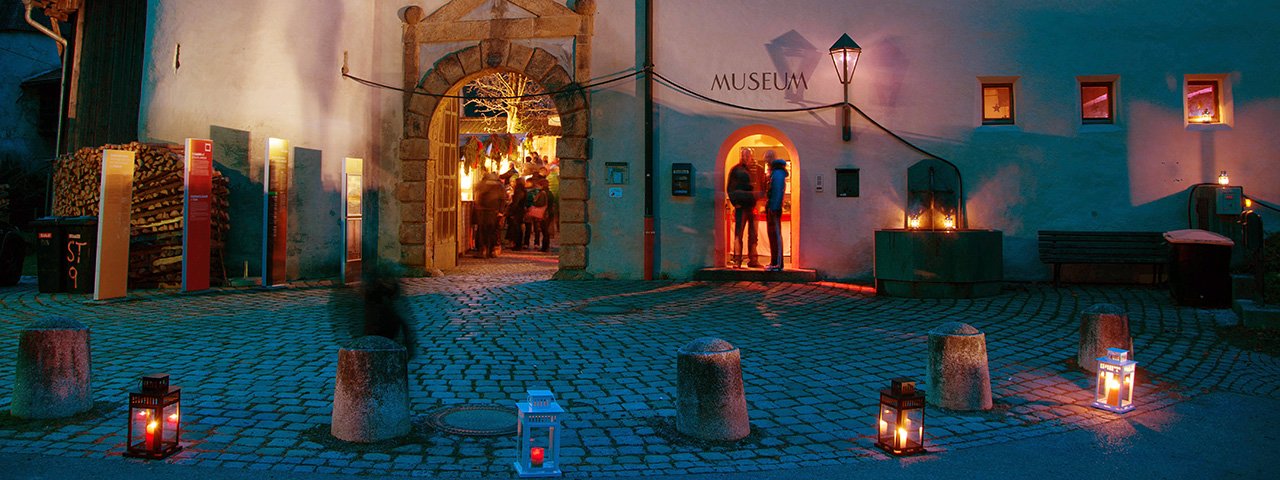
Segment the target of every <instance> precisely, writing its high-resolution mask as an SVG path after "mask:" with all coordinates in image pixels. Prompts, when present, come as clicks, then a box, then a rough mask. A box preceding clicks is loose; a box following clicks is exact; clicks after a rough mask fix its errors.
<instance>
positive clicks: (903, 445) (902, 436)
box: [898, 427, 907, 450]
mask: <svg viewBox="0 0 1280 480" xmlns="http://www.w3.org/2000/svg"><path fill="white" fill-rule="evenodd" d="M898 448H899V449H901V450H906V449H907V429H906V428H903V427H898Z"/></svg>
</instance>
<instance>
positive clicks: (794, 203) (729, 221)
mask: <svg viewBox="0 0 1280 480" xmlns="http://www.w3.org/2000/svg"><path fill="white" fill-rule="evenodd" d="M770 150H772V151H773V152H774V154H775V155H776V156H777V158H778V159H781V160H785V161H786V162H787V189H786V194H785V196H784V197H783V202H782V255H783V266H784V267H786V268H789V269H793V268H800V266H801V265H802V263H801V262H800V258H801V257H800V249H799V248H798V246H799V245H800V180H799V179H800V175H799V172H800V156H799V154H798V153H797V152H796V148H795V145H794V144H793V143H792V142H791V139H790V138H788V137H787V136H786V135H784V134H783V133H782V131H780V130H778V129H777V128H774V127H771V126H768V125H751V126H747V127H743V128H741V129H739V130H738V131H736V132H734V133H733V134H732V135H730V136H729V138H727V139H725V141H724V142H723V143H721V145H720V153H719V157H718V158H719V159H720V162H719V169H718V170H719V175H717V178H719V180H720V184H719V185H718V186H717V188H716V192H717V193H716V198H717V202H716V205H717V208H716V215H717V217H718V221H717V225H719V228H717V229H716V239H717V241H716V245H717V247H716V259H717V260H716V262H717V263H716V266H733V265H734V260H735V259H734V243H735V240H736V239H735V238H734V212H733V205H732V204H731V203H730V202H729V196H728V194H727V193H726V191H725V186H726V185H727V184H728V179H729V172H730V170H732V169H733V167H734V166H735V165H737V164H738V161H739V160H740V158H741V156H742V152H744V151H748V152H751V156H752V159H753V160H754V161H755V162H756V163H757V164H758V165H759V166H760V168H758V169H753V170H755V171H756V172H757V174H762V175H764V178H759V179H755V178H753V184H754V185H757V186H758V187H756V188H758V189H759V190H761V195H760V199H759V201H758V202H757V206H756V212H755V215H754V217H753V218H752V219H751V221H753V222H755V224H756V227H757V231H758V232H759V233H758V236H759V240H758V242H757V244H756V251H755V252H754V254H755V255H756V257H755V258H756V259H758V261H759V263H760V264H761V265H765V264H768V263H769V236H768V233H767V228H766V222H765V213H764V207H765V201H766V197H765V193H764V191H765V189H766V186H767V185H768V173H769V169H768V165H765V164H764V161H765V160H764V158H765V152H767V151H770ZM747 236H748V235H747V230H746V229H744V230H743V237H747ZM747 240H748V239H747V238H743V241H742V249H743V250H744V251H746V250H748V241H747ZM751 253H752V252H747V253H746V255H750V254H751ZM746 260H747V261H743V262H742V263H743V264H747V263H748V261H749V260H750V257H748V258H747V259H746Z"/></svg>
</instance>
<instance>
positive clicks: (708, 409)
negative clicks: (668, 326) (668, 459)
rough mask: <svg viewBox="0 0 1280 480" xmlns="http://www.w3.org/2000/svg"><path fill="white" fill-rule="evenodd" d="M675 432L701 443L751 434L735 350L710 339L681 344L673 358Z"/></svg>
mask: <svg viewBox="0 0 1280 480" xmlns="http://www.w3.org/2000/svg"><path fill="white" fill-rule="evenodd" d="M676 430H679V431H680V433H683V434H685V435H689V436H691V437H696V438H700V439H703V440H726V441H733V440H739V439H741V438H743V437H746V436H747V435H749V434H751V424H750V422H749V421H748V419H747V397H746V394H745V393H744V392H743V390H742V362H741V358H740V357H739V353H738V348H737V347H734V346H733V345H732V344H730V343H729V342H726V341H724V340H721V339H719V338H714V337H703V338H699V339H697V340H694V341H692V342H689V344H688V345H685V346H684V348H681V349H680V351H679V353H678V354H677V357H676Z"/></svg>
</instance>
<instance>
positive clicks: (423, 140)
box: [396, 40, 590, 277]
mask: <svg viewBox="0 0 1280 480" xmlns="http://www.w3.org/2000/svg"><path fill="white" fill-rule="evenodd" d="M498 72H515V73H519V74H522V75H524V76H525V77H528V78H529V79H530V80H532V81H534V82H535V83H538V84H540V85H541V86H542V87H543V89H544V90H545V91H547V92H560V93H554V94H553V95H552V100H553V101H554V103H555V105H556V110H557V112H558V113H559V115H560V121H561V138H560V140H559V141H558V142H557V144H556V154H557V156H559V157H560V199H559V200H560V204H559V207H560V228H559V235H560V237H559V243H560V259H559V263H560V271H561V272H560V274H558V275H560V276H568V277H572V276H574V273H572V272H581V271H582V270H584V269H585V268H586V265H587V249H586V247H587V242H588V240H589V235H588V234H587V232H588V229H587V224H586V200H587V179H586V166H587V162H588V161H589V157H588V151H587V148H586V146H587V136H588V134H589V122H590V112H589V111H588V109H587V100H586V96H585V93H584V92H583V91H582V90H577V89H572V88H571V87H572V86H573V85H574V82H573V81H571V79H570V76H569V73H568V72H567V71H566V70H565V68H564V66H562V65H560V64H559V62H558V61H557V59H556V57H555V56H554V55H552V54H550V53H549V52H547V51H545V50H542V49H541V48H536V47H527V46H524V45H520V44H517V43H513V42H509V41H506V40H484V41H481V42H479V43H477V44H475V45H472V46H469V47H466V48H463V49H461V50H458V51H456V52H453V53H450V54H448V55H445V56H443V57H442V58H440V59H439V60H437V61H436V62H435V64H433V65H432V68H431V69H430V70H427V71H426V73H425V74H423V75H422V77H421V79H420V80H418V81H417V82H416V84H417V86H418V91H419V92H421V93H422V94H416V95H412V96H411V98H409V100H408V104H407V106H406V112H405V139H404V140H403V141H402V142H401V148H400V180H401V181H400V184H399V186H398V187H397V189H396V198H397V200H398V201H399V203H400V247H401V262H402V263H403V264H404V265H405V266H407V267H411V268H422V269H423V270H425V271H427V272H430V271H438V270H442V269H448V268H452V267H453V266H454V265H456V263H455V262H456V258H457V253H458V247H457V232H458V223H459V215H458V211H457V206H458V189H457V182H458V176H457V175H458V166H459V165H458V150H459V149H458V145H457V142H458V135H457V132H458V130H457V121H458V116H457V113H458V100H457V99H453V98H449V96H451V95H457V94H458V92H459V91H460V90H461V88H462V86H463V85H465V84H466V83H467V82H469V81H471V80H472V79H474V78H478V77H480V76H483V75H488V74H491V73H498ZM566 272H567V273H566Z"/></svg>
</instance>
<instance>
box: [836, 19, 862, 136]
mask: <svg viewBox="0 0 1280 480" xmlns="http://www.w3.org/2000/svg"><path fill="white" fill-rule="evenodd" d="M861 54H862V47H859V46H858V43H857V42H854V41H853V39H852V38H849V34H847V33H846V34H844V35H841V36H840V39H839V40H836V43H835V44H834V45H832V46H831V62H832V63H834V64H835V66H836V76H837V77H838V78H839V79H840V84H841V85H844V108H843V109H842V110H843V111H844V123H843V125H844V130H843V135H844V141H846V142H847V141H849V140H850V139H851V138H853V131H852V130H850V127H849V116H850V114H851V113H852V109H851V108H850V107H849V82H850V81H852V80H853V69H854V68H855V67H857V66H858V56H859V55H861Z"/></svg>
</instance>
